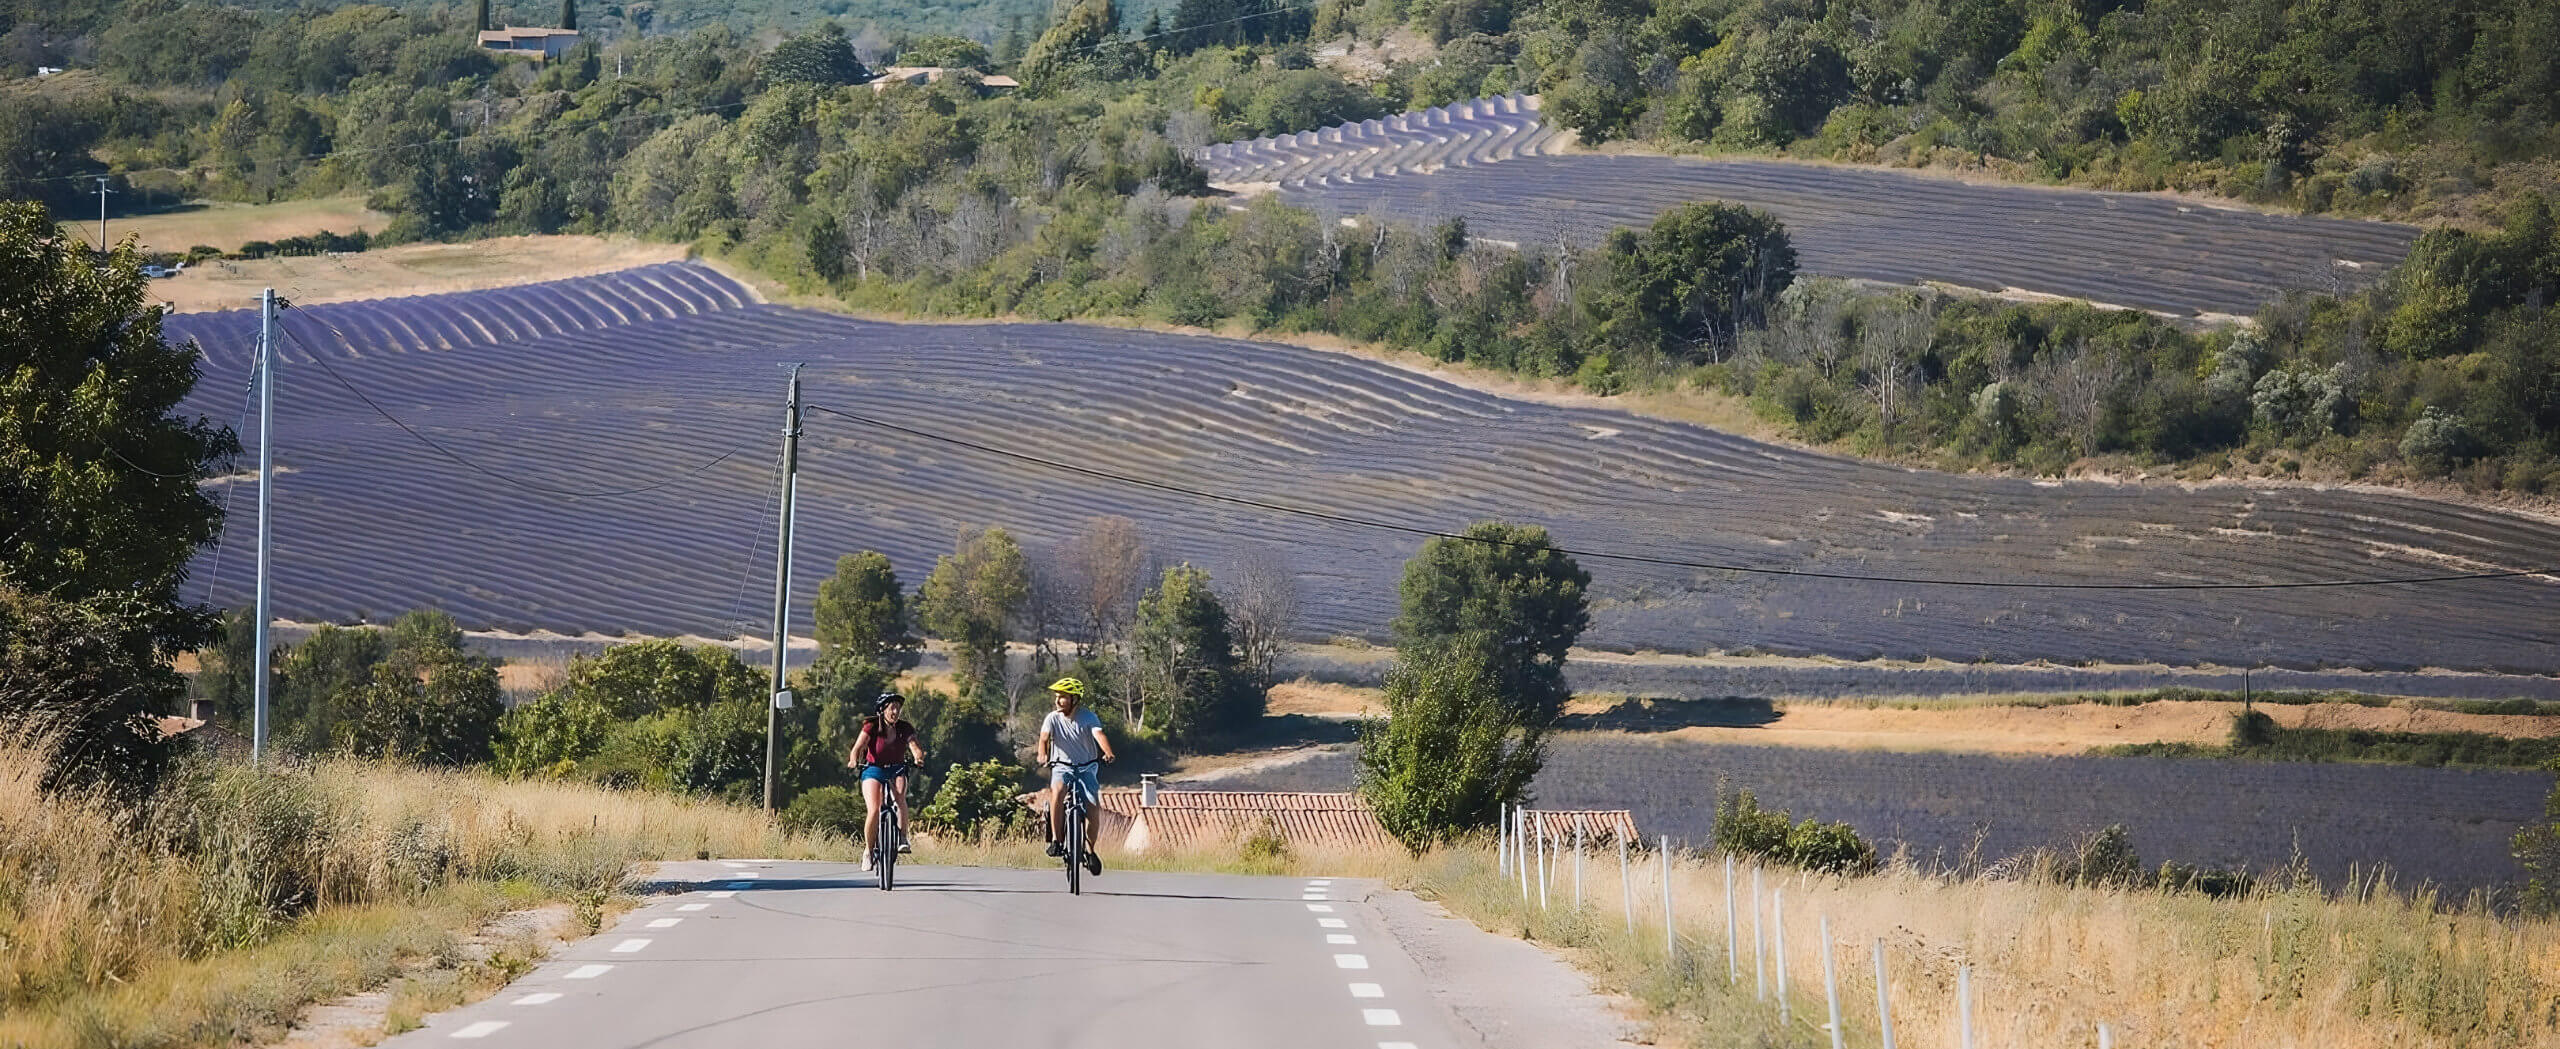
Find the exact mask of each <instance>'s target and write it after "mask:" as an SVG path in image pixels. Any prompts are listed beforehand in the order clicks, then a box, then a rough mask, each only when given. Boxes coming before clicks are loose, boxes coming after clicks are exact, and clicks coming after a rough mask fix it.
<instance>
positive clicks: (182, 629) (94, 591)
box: [0, 203, 239, 648]
mask: <svg viewBox="0 0 2560 1049" xmlns="http://www.w3.org/2000/svg"><path fill="white" fill-rule="evenodd" d="M141 265H142V260H141V257H140V256H139V255H138V254H137V253H136V251H135V249H134V247H133V245H132V243H131V242H130V241H128V242H126V243H125V244H124V245H121V246H119V247H118V248H117V249H116V250H115V251H114V252H113V253H111V254H110V255H109V256H108V258H107V259H106V261H105V263H104V264H103V265H101V264H100V263H99V262H98V261H97V260H96V259H95V258H94V257H93V255H92V253H91V252H90V250H89V249H88V248H86V247H85V246H83V245H81V244H80V243H79V242H77V241H74V240H72V239H70V238H69V237H68V236H67V235H66V234H65V233H64V232H63V230H62V228H61V227H59V226H57V225H55V223H54V221H53V219H52V218H51V217H49V216H47V215H46V214H45V211H44V209H43V208H42V207H39V206H37V205H34V204H24V203H12V204H0V582H5V583H7V584H9V585H12V586H15V587H18V588H19V589H22V590H26V591H30V592H34V593H41V594H45V595H48V596H51V597H55V598H61V599H65V600H70V601H80V600H84V599H86V598H89V597H92V596H96V595H102V594H131V595H135V596H138V597H140V598H141V599H142V600H144V601H145V602H147V603H148V604H149V606H150V607H152V608H155V609H158V610H159V611H158V612H156V613H154V614H152V615H150V616H149V617H148V618H147V620H146V621H147V622H148V624H149V625H150V627H151V629H152V630H153V632H154V634H155V635H156V636H157V638H158V639H159V641H160V642H161V643H162V644H164V645H173V646H180V647H184V648H192V647H194V646H195V645H197V644H200V643H202V642H204V641H207V640H210V639H211V637H212V633H213V626H214V617H213V615H212V614H211V613H209V612H206V611H204V610H202V609H195V608H188V607H185V606H184V605H182V603H181V602H180V601H179V599H178V584H179V582H180V581H181V580H183V579H184V578H185V576H186V570H187V563H188V561H189V560H190V559H192V558H193V557H194V556H195V552H196V548H197V547H199V546H202V545H203V544H205V543H206V542H208V541H210V540H211V539H213V537H214V536H215V534H216V532H217V529H218V527H219V525H220V523H221V516H222V515H221V511H220V509H219V508H218V507H217V506H216V505H215V503H214V501H213V500H212V499H211V498H209V497H207V496H206V495H205V493H204V492H202V491H201V490H199V489H198V487H197V481H198V480H200V479H201V478H203V477H204V476H205V474H206V473H207V472H208V471H210V470H212V469H213V468H214V467H216V466H217V465H219V464H222V463H224V462H226V461H228V460H229V458H230V457H231V456H232V455H233V454H235V453H237V452H238V451H239V444H238V442H237V441H235V440H234V439H233V438H232V435H231V433H230V432H229V431H227V430H223V429H219V428H216V427H214V426H212V425H209V424H207V423H205V422H203V421H201V420H189V419H187V418H185V417H183V416H181V415H180V414H178V411H179V409H178V406H179V402H180V401H182V400H184V399H185V397H186V396H187V394H188V392H189V391H191V390H193V389H194V388H195V383H196V375H197V372H196V353H195V349H194V347H192V346H172V345H170V344H168V343H167V342H165V341H163V340H162V339H161V337H160V316H161V315H160V311H159V310H158V309H157V308H152V307H146V305H145V304H146V302H149V301H150V300H151V294H152V293H151V291H150V289H149V287H148V286H147V285H148V281H147V279H146V278H144V277H143V276H142V272H141Z"/></svg>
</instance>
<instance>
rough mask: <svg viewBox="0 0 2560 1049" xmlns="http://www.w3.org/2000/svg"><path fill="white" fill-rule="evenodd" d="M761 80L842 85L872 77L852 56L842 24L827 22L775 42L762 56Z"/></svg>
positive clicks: (851, 45)
mask: <svg viewBox="0 0 2560 1049" xmlns="http://www.w3.org/2000/svg"><path fill="white" fill-rule="evenodd" d="M763 79H764V82H765V83H766V84H768V85H771V84H816V85H817V86H819V87H842V86H844V85H846V84H859V83H861V82H863V81H865V80H869V79H871V71H870V70H867V69H864V68H862V59H861V58H859V57H856V56H855V55H854V53H853V42H852V41H850V40H847V39H845V35H844V27H843V26H840V25H837V24H835V23H833V22H828V23H825V24H823V25H820V26H819V27H817V28H816V29H812V30H810V31H808V32H806V33H802V34H800V35H798V36H795V37H792V38H791V39H789V40H785V41H783V42H782V43H781V44H779V45H776V46H775V47H774V49H773V50H772V51H771V52H769V53H767V54H766V55H765V56H764V66H763Z"/></svg>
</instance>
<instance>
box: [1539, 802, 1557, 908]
mask: <svg viewBox="0 0 2560 1049" xmlns="http://www.w3.org/2000/svg"><path fill="white" fill-rule="evenodd" d="M1555 853H1556V848H1555V843H1554V842H1551V841H1548V840H1547V827H1546V821H1544V820H1540V821H1538V909H1539V910H1542V911H1543V910H1546V909H1547V868H1548V867H1550V866H1552V865H1553V863H1554V860H1553V857H1554V856H1555Z"/></svg>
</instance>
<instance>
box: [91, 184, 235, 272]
mask: <svg viewBox="0 0 2560 1049" xmlns="http://www.w3.org/2000/svg"><path fill="white" fill-rule="evenodd" d="M113 192H115V191H114V190H112V189H108V188H107V176H105V175H100V176H98V251H99V252H101V253H104V252H105V251H106V250H107V194H109V193H113ZM270 294H272V292H270Z"/></svg>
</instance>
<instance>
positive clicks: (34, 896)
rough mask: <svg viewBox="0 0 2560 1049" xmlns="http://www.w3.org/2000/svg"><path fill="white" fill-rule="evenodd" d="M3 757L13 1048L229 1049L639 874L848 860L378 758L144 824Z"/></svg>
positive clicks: (246, 778)
mask: <svg viewBox="0 0 2560 1049" xmlns="http://www.w3.org/2000/svg"><path fill="white" fill-rule="evenodd" d="M45 760H46V754H45V751H44V749H43V748H42V747H41V746H37V745H34V744H30V743H28V742H26V741H12V740H0V946H5V948H6V949H4V950H0V1045H8V1046H21V1045H25V1046H40V1047H41V1046H90V1045H116V1046H191V1045H229V1044H241V1043H245V1042H250V1041H254V1040H257V1039H259V1038H262V1037H266V1036H270V1035H273V1034H275V1033H277V1032H278V1031H279V1030H281V1029H282V1027H283V1026H284V1025H286V1024H287V1023H289V1022H290V1021H291V1020H292V1018H293V1017H294V1016H295V1015H297V1014H298V1013H299V1012H300V1010H301V1009H302V1007H303V1006H305V1005H308V1004H310V1003H312V1002H317V1001H324V1000H327V999H330V998H335V997H338V996H341V995H344V994H348V993H351V992H354V991H357V990H362V989H364V988H367V987H373V986H379V985H381V984H382V983H383V982H384V981H385V980H388V979H390V978H391V977H392V976H393V975H394V974H395V973H398V972H401V971H404V970H406V969H410V968H415V967H417V966H419V965H421V964H426V963H432V962H435V961H439V960H450V956H451V955H452V954H453V951H454V946H455V944H456V943H457V942H458V938H459V937H460V936H461V935H464V934H467V933H469V932H470V931H472V930H474V929H476V928H477V927H478V926H479V925H480V923H482V922H483V921H486V920H487V919H489V918H491V917H493V916H495V915H497V914H499V913H501V912H504V911H507V910H512V909H517V908H522V907H527V906H532V905H534V904H537V903H542V902H547V901H566V902H571V903H574V904H576V905H577V908H578V911H579V912H580V913H581V914H582V915H583V916H585V917H587V919H588V920H589V921H591V922H592V921H594V920H598V919H600V917H601V911H602V908H603V907H604V906H605V900H606V898H607V897H608V895H609V894H610V893H611V892H612V891H613V890H614V889H615V888H616V887H618V886H619V885H621V884H622V882H623V880H624V878H625V877H627V876H628V874H629V872H630V871H631V869H632V865H633V864H634V863H637V862H641V861H646V860H655V859H675V858H688V857H691V856H694V855H696V854H697V853H704V852H707V853H710V854H713V855H724V856H740V855H756V856H799V857H837V856H842V855H844V854H846V851H847V850H846V849H845V847H844V846H843V844H842V843H841V842H837V841H833V840H831V839H808V838H796V837H790V836H786V835H783V834H781V833H780V832H778V831H776V830H774V829H772V828H771V826H770V825H769V824H768V823H767V822H766V821H765V820H764V819H763V818H762V816H761V815H760V814H758V813H756V812H753V811H748V810H741V809H736V808H732V807H729V806H725V805H718V804H712V803H707V802H698V801H693V800H689V799H685V798H679V797H674V796H669V795H660V794H644V793H614V792H607V791H601V790H596V789H592V788H586V787H579V786H569V785H561V784H549V783H533V782H508V781H501V780H496V779H492V778H489V777H486V776H480V775H471V774H462V773H440V772H428V771H421V770H415V769H404V768H396V767H389V766H382V765H373V764H365V763H357V762H325V763H320V764H316V765H307V766H270V767H267V768H261V769H253V768H249V767H246V766H240V765H214V764H203V765H195V766H191V767H188V768H186V769H185V770H183V771H181V772H180V773H178V774H177V775H175V776H173V777H172V778H171V779H170V780H168V781H167V782H166V783H165V784H163V786H162V788H161V789H160V790H159V791H158V792H157V793H156V794H155V795H154V796H153V797H152V798H151V799H150V800H149V801H148V802H146V803H144V804H143V805H142V806H141V807H140V808H139V809H127V808H119V807H117V806H116V805H114V804H112V803H110V802H109V801H108V800H107V799H105V798H103V797H99V796H95V795H79V794H73V795H60V794H57V795H50V796H48V795H45V794H43V793H41V792H40V791H39V790H38V783H39V781H40V779H41V777H42V770H43V768H44V766H45Z"/></svg>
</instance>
